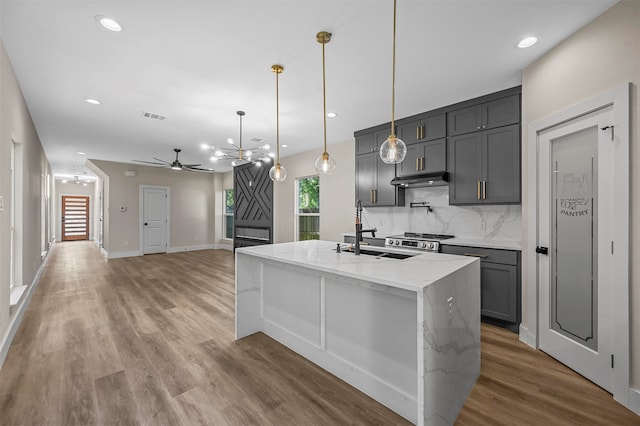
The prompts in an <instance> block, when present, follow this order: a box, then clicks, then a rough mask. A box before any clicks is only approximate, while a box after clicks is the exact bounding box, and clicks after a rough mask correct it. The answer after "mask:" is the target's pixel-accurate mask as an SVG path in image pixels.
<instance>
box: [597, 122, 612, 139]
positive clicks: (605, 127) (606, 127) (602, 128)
mask: <svg viewBox="0 0 640 426" xmlns="http://www.w3.org/2000/svg"><path fill="white" fill-rule="evenodd" d="M614 128H615V126H614V125H613V124H612V125H610V126H604V127H601V128H600V130H603V131H604V130H607V129H611V142H613V140H614V138H615V135H614V133H613V131H614Z"/></svg>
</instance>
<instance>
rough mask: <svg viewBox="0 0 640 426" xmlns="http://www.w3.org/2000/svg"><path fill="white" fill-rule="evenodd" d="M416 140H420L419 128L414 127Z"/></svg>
mask: <svg viewBox="0 0 640 426" xmlns="http://www.w3.org/2000/svg"><path fill="white" fill-rule="evenodd" d="M416 139H420V126H416Z"/></svg>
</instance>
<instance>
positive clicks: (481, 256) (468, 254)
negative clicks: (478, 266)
mask: <svg viewBox="0 0 640 426" xmlns="http://www.w3.org/2000/svg"><path fill="white" fill-rule="evenodd" d="M464 255H465V256H471V257H479V258H480V259H486V258H487V257H489V256H487V255H486V254H477V253H465V254H464Z"/></svg>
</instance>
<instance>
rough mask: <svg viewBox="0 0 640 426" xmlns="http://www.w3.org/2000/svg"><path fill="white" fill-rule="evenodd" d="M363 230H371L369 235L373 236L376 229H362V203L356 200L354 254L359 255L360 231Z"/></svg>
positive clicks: (362, 231)
mask: <svg viewBox="0 0 640 426" xmlns="http://www.w3.org/2000/svg"><path fill="white" fill-rule="evenodd" d="M364 232H371V236H372V237H373V238H375V237H376V232H378V229H377V228H373V229H362V203H361V202H360V200H358V206H357V207H356V243H355V245H354V246H353V248H354V251H355V255H356V256H359V255H360V241H362V233H364Z"/></svg>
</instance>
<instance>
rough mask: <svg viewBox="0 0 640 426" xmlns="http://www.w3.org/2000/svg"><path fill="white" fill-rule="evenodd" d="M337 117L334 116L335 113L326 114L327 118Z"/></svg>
mask: <svg viewBox="0 0 640 426" xmlns="http://www.w3.org/2000/svg"><path fill="white" fill-rule="evenodd" d="M337 116H338V114H336V113H335V112H328V113H327V117H329V118H334V117H337Z"/></svg>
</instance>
